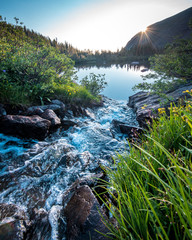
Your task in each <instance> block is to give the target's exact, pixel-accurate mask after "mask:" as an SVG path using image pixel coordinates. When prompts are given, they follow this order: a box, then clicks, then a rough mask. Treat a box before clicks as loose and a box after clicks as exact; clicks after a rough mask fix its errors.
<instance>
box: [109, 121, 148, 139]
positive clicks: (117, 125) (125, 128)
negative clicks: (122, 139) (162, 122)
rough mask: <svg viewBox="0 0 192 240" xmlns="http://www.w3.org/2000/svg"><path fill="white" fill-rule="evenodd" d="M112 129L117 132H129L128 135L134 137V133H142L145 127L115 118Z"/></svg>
mask: <svg viewBox="0 0 192 240" xmlns="http://www.w3.org/2000/svg"><path fill="white" fill-rule="evenodd" d="M111 124H112V130H113V129H114V130H116V131H117V132H121V133H123V134H127V135H128V137H134V135H140V134H142V133H143V129H142V128H140V127H137V126H130V125H127V124H126V123H124V122H121V121H118V120H116V119H114V120H113V121H112V123H111Z"/></svg>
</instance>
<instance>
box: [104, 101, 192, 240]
mask: <svg viewBox="0 0 192 240" xmlns="http://www.w3.org/2000/svg"><path fill="white" fill-rule="evenodd" d="M169 111H170V114H169V116H167V115H166V113H165V112H164V109H161V110H160V111H159V112H160V116H159V119H158V120H157V121H154V122H153V124H152V126H151V128H150V130H148V131H147V132H146V134H145V135H144V136H143V137H142V143H140V144H135V145H130V153H125V154H122V155H118V156H117V159H116V163H115V165H114V166H113V168H111V169H107V170H106V173H107V174H108V176H109V179H110V180H109V183H108V184H107V185H106V191H107V192H108V193H109V195H110V196H111V200H110V201H109V202H107V203H105V204H106V206H107V207H108V209H109V211H110V212H111V214H112V216H113V217H114V218H115V220H116V224H114V221H113V224H108V226H109V229H110V232H111V237H112V239H178V240H180V239H192V198H191V197H192V192H191V191H192V181H191V179H192V164H191V153H192V150H191V149H192V101H188V102H186V105H185V106H180V107H175V106H170V109H169ZM114 168H115V169H116V171H114Z"/></svg>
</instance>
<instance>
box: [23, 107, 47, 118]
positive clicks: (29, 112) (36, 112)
mask: <svg viewBox="0 0 192 240" xmlns="http://www.w3.org/2000/svg"><path fill="white" fill-rule="evenodd" d="M43 113H44V110H43V109H41V108H39V107H37V108H32V109H30V108H29V109H28V110H27V112H26V113H25V114H26V115H27V116H34V115H38V116H41V114H43Z"/></svg>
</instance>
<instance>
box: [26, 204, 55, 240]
mask: <svg viewBox="0 0 192 240" xmlns="http://www.w3.org/2000/svg"><path fill="white" fill-rule="evenodd" d="M30 218H31V226H30V227H29V228H28V231H27V233H26V236H25V239H26V240H41V239H43V240H49V239H50V236H51V225H50V223H49V215H48V212H47V211H46V210H45V209H43V208H41V209H39V210H37V209H34V210H33V213H32V215H31V217H30Z"/></svg>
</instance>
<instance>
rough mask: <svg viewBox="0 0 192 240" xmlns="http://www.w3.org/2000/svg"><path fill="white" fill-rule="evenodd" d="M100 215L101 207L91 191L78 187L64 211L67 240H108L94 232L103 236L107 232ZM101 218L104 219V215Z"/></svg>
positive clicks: (84, 187)
mask: <svg viewBox="0 0 192 240" xmlns="http://www.w3.org/2000/svg"><path fill="white" fill-rule="evenodd" d="M100 214H102V210H101V207H100V205H99V203H98V201H97V199H96V197H95V196H94V194H93V193H92V191H91V189H90V188H89V187H88V186H87V185H85V186H81V187H79V188H78V189H77V190H76V191H75V193H74V195H73V196H72V197H71V199H70V201H69V202H68V204H67V206H66V207H65V209H64V215H65V217H66V220H67V231H66V233H67V239H70V240H89V239H93V240H94V239H95V240H96V239H97V240H105V239H106V240H107V239H108V238H106V237H104V236H103V235H101V234H100V233H98V232H96V230H97V231H99V232H102V233H104V234H107V233H108V232H109V230H108V228H107V227H106V226H105V224H104V223H103V220H102V217H101V215H100ZM103 217H104V218H105V219H106V216H105V215H103Z"/></svg>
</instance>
